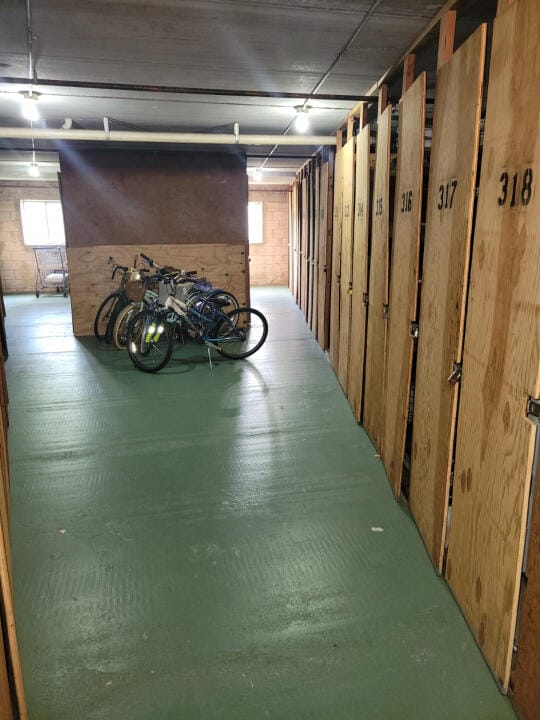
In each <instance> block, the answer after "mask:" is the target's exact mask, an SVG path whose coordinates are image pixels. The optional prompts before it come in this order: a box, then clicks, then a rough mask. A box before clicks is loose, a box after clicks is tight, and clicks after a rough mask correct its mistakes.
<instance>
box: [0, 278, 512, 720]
mask: <svg viewBox="0 0 540 720" xmlns="http://www.w3.org/2000/svg"><path fill="white" fill-rule="evenodd" d="M6 304H7V311H8V318H7V325H8V333H9V347H10V357H9V360H8V366H7V367H8V382H9V391H10V418H11V428H10V452H11V471H12V520H13V548H14V580H15V593H16V608H17V613H18V629H19V638H20V643H21V650H22V660H23V666H24V673H25V682H26V689H27V694H28V701H29V706H30V715H31V718H32V720H75V719H76V718H81V720H98V719H99V720H124V719H125V720H154V719H155V720H169V719H170V720H177V719H178V718H186V720H199V719H200V720H217V719H218V718H220V719H221V718H223V719H227V720H229V719H230V720H244V719H245V720H258V719H259V718H261V719H263V720H264V719H266V718H278V719H280V720H297V719H298V720H301V719H302V720H303V719H306V720H307V719H308V718H309V719H310V720H329V719H332V720H358V719H359V718H366V720H394V719H395V720H403V719H404V718H407V719H408V718H411V719H414V720H434V719H437V720H443V719H445V718H448V720H469V719H470V720H506V719H507V718H514V717H515V716H514V714H513V712H512V709H511V707H510V704H509V702H508V701H507V700H506V699H505V698H503V697H502V696H501V695H500V694H499V691H498V689H497V687H496V685H495V683H494V681H493V680H492V677H491V675H490V672H489V670H488V668H487V666H486V665H485V663H484V661H483V659H482V657H481V655H480V653H479V651H478V649H477V647H476V645H475V643H474V641H473V639H472V637H471V635H470V633H469V632H468V630H467V627H466V625H465V622H464V620H463V618H462V616H461V614H460V612H459V610H458V608H457V606H456V604H455V603H454V601H453V599H452V597H451V595H450V593H449V591H448V589H447V586H446V585H445V583H444V582H443V581H442V580H441V579H440V578H438V577H437V575H436V574H435V573H434V571H433V569H432V566H431V564H430V561H429V559H428V557H427V555H426V552H425V550H424V547H423V545H422V542H421V540H420V537H419V535H418V533H417V531H416V529H415V526H414V524H413V522H412V521H411V519H410V518H409V517H408V515H407V513H406V511H405V510H404V509H403V508H402V507H400V506H399V505H398V504H396V503H395V502H394V500H393V497H392V494H391V492H390V488H389V485H388V483H387V480H386V478H385V475H384V471H383V469H382V466H381V462H380V460H379V459H378V458H377V457H376V455H375V451H374V449H373V447H372V445H371V444H370V442H369V440H368V438H367V437H366V435H365V433H364V431H363V430H362V429H361V428H359V427H358V426H357V425H356V423H355V421H354V419H353V416H352V414H351V412H350V410H349V407H348V404H347V401H346V400H345V398H344V396H343V394H342V392H341V390H340V389H339V387H338V383H337V381H336V378H335V377H334V374H333V372H332V371H331V369H330V367H329V365H328V362H327V360H326V358H325V356H324V354H323V353H322V352H321V350H320V349H319V347H318V345H317V344H316V342H315V341H314V340H313V338H312V337H311V335H310V333H309V331H308V329H307V327H306V325H305V323H304V320H303V318H302V316H301V314H300V312H299V311H298V309H297V308H296V306H295V304H294V302H293V299H292V298H291V296H290V295H289V293H288V291H286V290H285V289H273V290H264V289H261V290H255V291H254V292H253V304H254V305H255V306H256V307H259V308H260V309H262V310H263V311H264V312H265V313H266V314H267V316H268V319H269V322H270V335H269V339H268V341H267V343H266V345H265V347H264V348H263V349H262V350H261V351H260V352H259V353H258V354H256V355H254V356H253V357H252V358H251V359H250V360H249V361H222V360H219V359H218V360H217V361H216V363H215V368H214V370H213V371H210V370H209V367H208V363H207V357H206V350H205V349H201V348H198V347H185V348H180V351H179V352H178V353H176V356H175V357H176V358H177V359H176V360H175V361H174V362H172V363H171V365H170V366H169V367H168V368H167V369H166V370H164V371H163V372H162V373H160V374H159V375H156V376H152V375H146V374H143V373H141V372H139V371H137V370H136V369H135V368H134V367H132V365H131V363H130V361H129V358H128V357H127V356H126V355H125V354H124V353H120V352H118V351H116V350H114V349H112V348H111V347H110V346H106V345H103V344H99V343H98V342H97V341H95V340H94V339H93V338H92V339H90V338H87V339H84V340H77V339H75V338H73V336H72V335H71V326H70V315H69V301H67V300H64V299H63V298H62V297H41V298H40V299H39V300H37V299H36V298H34V297H31V296H18V297H13V296H12V297H8V298H6Z"/></svg>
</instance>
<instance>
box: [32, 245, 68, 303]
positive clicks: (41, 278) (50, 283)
mask: <svg viewBox="0 0 540 720" xmlns="http://www.w3.org/2000/svg"><path fill="white" fill-rule="evenodd" d="M34 256H35V258H36V297H39V295H40V293H41V292H43V291H44V290H53V289H54V290H56V292H57V293H63V295H64V297H67V294H68V292H69V273H68V267H67V258H66V249H65V247H63V246H62V245H47V246H44V247H35V248H34Z"/></svg>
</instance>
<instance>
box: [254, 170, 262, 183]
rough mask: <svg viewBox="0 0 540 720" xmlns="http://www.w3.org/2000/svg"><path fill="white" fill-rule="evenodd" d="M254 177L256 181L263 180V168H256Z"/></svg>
mask: <svg viewBox="0 0 540 720" xmlns="http://www.w3.org/2000/svg"><path fill="white" fill-rule="evenodd" d="M253 179H254V180H255V182H261V180H262V170H260V169H259V168H257V169H256V170H255V172H254V173H253Z"/></svg>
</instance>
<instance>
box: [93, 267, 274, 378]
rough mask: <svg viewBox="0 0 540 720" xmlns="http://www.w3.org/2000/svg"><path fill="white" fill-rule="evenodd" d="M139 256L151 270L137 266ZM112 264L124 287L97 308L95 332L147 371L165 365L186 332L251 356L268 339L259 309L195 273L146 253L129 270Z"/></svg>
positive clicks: (231, 353)
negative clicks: (242, 303)
mask: <svg viewBox="0 0 540 720" xmlns="http://www.w3.org/2000/svg"><path fill="white" fill-rule="evenodd" d="M138 257H140V258H141V259H142V260H143V261H144V262H145V263H146V264H147V265H148V266H149V268H144V267H143V268H141V267H137V259H138ZM109 264H110V265H112V266H113V272H112V278H113V279H114V278H115V277H116V276H117V274H119V275H120V287H119V289H118V290H116V291H115V292H112V293H111V294H110V295H107V297H106V298H105V300H104V301H103V302H102V303H101V305H100V306H99V309H98V311H97V313H96V319H95V320H94V334H95V336H96V337H97V338H98V339H100V340H106V341H107V342H111V343H114V344H115V345H116V347H117V348H118V349H120V350H123V349H126V350H127V352H128V353H129V356H130V358H131V359H132V361H133V363H134V364H135V365H136V367H138V368H139V369H140V370H143V371H144V372H157V371H158V370H161V369H162V368H164V367H165V365H167V363H168V362H169V360H170V358H171V354H172V351H173V346H174V342H175V340H181V341H182V342H183V341H184V340H185V339H186V336H187V337H191V338H193V339H194V340H195V341H196V342H198V343H201V344H204V345H206V346H207V347H208V348H213V349H214V350H217V351H218V352H219V353H220V354H221V355H223V356H224V357H227V358H246V357H248V356H249V355H253V353H254V352H256V351H257V350H258V349H259V348H260V347H261V346H262V345H263V343H264V341H265V340H266V336H267V334H268V323H267V321H266V318H265V317H264V315H263V314H262V313H261V312H259V310H255V309H254V308H249V307H239V306H238V301H237V299H236V298H235V296H234V295H233V294H232V293H230V292H228V291H227V290H223V289H222V288H214V287H213V286H212V284H211V283H210V282H208V281H207V280H206V278H203V277H197V273H196V271H186V270H176V269H174V268H170V267H161V268H160V267H158V265H157V264H156V263H155V262H154V261H153V260H152V258H150V257H148V256H147V255H145V254H144V253H140V255H139V256H137V257H136V258H135V261H134V263H133V267H131V268H128V267H126V266H124V265H118V264H117V263H115V262H114V260H113V258H109ZM150 268H151V269H152V270H153V271H154V272H153V273H152V272H151V270H150Z"/></svg>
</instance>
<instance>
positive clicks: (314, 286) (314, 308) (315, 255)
mask: <svg viewBox="0 0 540 720" xmlns="http://www.w3.org/2000/svg"><path fill="white" fill-rule="evenodd" d="M320 182H321V168H320V164H319V161H317V162H316V164H314V171H313V213H312V215H313V217H312V221H313V243H312V248H313V249H312V251H311V278H312V280H311V314H310V327H311V332H312V333H313V335H314V336H315V337H317V321H318V300H319V235H320V232H319V224H320V220H319V214H320Z"/></svg>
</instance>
